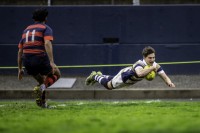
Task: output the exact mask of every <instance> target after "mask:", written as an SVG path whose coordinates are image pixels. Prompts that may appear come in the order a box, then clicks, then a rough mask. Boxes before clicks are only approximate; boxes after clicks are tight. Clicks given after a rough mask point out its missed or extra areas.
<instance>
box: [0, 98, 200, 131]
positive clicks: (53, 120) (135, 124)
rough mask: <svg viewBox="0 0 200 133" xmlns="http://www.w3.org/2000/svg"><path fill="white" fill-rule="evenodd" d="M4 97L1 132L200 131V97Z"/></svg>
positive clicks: (1, 108)
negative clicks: (40, 101)
mask: <svg viewBox="0 0 200 133" xmlns="http://www.w3.org/2000/svg"><path fill="white" fill-rule="evenodd" d="M50 104H51V105H55V106H56V108H55V109H41V108H39V107H37V106H36V105H35V103H34V102H33V101H0V133H61V132H66V133H133V132H134V133H199V132H200V127H199V125H200V102H199V101H193V102H191V101H158V100H156V101H147V100H145V101H56V102H52V101H50Z"/></svg>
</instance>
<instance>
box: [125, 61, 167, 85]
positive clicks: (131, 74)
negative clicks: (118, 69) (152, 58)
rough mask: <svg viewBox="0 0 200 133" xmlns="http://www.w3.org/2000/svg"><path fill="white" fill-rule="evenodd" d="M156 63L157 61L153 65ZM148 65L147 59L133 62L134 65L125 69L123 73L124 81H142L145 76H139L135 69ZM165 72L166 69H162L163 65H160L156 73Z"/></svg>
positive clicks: (132, 82)
mask: <svg viewBox="0 0 200 133" xmlns="http://www.w3.org/2000/svg"><path fill="white" fill-rule="evenodd" d="M156 64H157V63H156V62H154V63H153V65H156ZM146 65H147V64H146V62H145V60H138V61H137V62H135V63H134V64H133V66H131V67H127V68H125V69H124V71H123V72H122V73H121V76H122V80H123V82H124V83H131V84H134V83H136V82H138V81H141V80H142V79H143V78H144V77H138V76H137V74H136V71H135V70H136V69H138V68H144V67H145V66H146ZM163 72H164V70H163V69H162V67H159V69H158V70H157V72H156V73H158V74H160V73H163Z"/></svg>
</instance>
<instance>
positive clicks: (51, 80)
mask: <svg viewBox="0 0 200 133" xmlns="http://www.w3.org/2000/svg"><path fill="white" fill-rule="evenodd" d="M58 79H59V77H58V76H57V75H53V74H51V75H49V76H47V77H46V80H45V82H44V84H45V86H46V88H48V87H49V86H51V85H52V84H54V83H55V82H56V81H57V80H58Z"/></svg>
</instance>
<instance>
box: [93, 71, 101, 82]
mask: <svg viewBox="0 0 200 133" xmlns="http://www.w3.org/2000/svg"><path fill="white" fill-rule="evenodd" d="M97 75H98V76H101V75H102V72H101V71H98V72H97ZM96 82H97V81H96V80H94V81H92V82H91V85H94V84H95V83H96Z"/></svg>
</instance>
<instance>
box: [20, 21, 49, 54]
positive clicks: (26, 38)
mask: <svg viewBox="0 0 200 133" xmlns="http://www.w3.org/2000/svg"><path fill="white" fill-rule="evenodd" d="M44 40H50V41H53V31H52V29H51V28H50V27H49V26H48V25H46V24H43V23H39V22H36V23H34V24H32V25H29V26H28V27H27V28H26V29H25V30H24V31H23V34H22V38H21V40H20V42H19V45H18V48H19V49H21V48H22V49H23V53H24V54H40V53H44V52H46V51H45V47H44Z"/></svg>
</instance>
